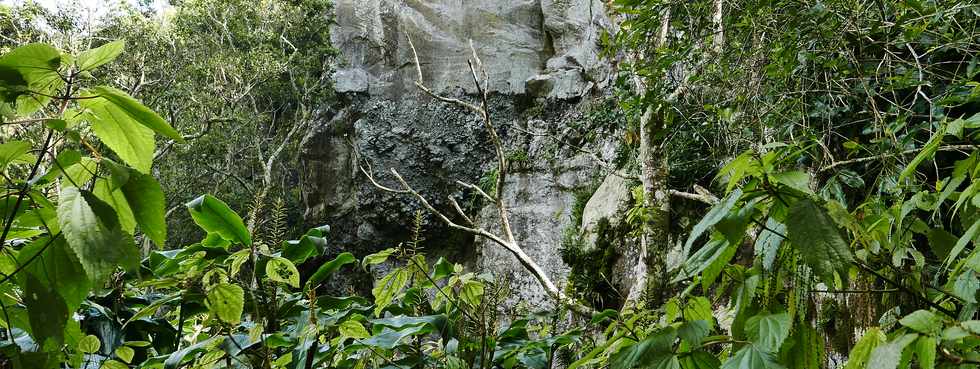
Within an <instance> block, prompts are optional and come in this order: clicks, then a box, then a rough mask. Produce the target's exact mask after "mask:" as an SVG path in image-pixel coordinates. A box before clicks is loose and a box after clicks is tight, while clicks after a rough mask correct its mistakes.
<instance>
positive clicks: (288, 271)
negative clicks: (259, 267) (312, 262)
mask: <svg viewBox="0 0 980 369" xmlns="http://www.w3.org/2000/svg"><path fill="white" fill-rule="evenodd" d="M265 275H266V277H269V279H270V280H273V281H276V282H281V283H286V284H288V285H290V286H292V287H293V288H299V271H298V270H296V266H295V265H293V262H291V261H289V259H286V258H283V257H274V258H272V259H269V262H267V263H265Z"/></svg>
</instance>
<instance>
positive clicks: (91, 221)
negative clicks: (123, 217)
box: [58, 187, 139, 284]
mask: <svg viewBox="0 0 980 369" xmlns="http://www.w3.org/2000/svg"><path fill="white" fill-rule="evenodd" d="M58 224H59V225H60V226H61V231H62V233H63V234H64V236H65V239H66V240H67V241H68V246H70V247H71V249H72V251H74V252H75V256H76V257H77V258H78V260H79V262H81V264H82V267H83V268H84V269H85V272H86V274H88V276H89V279H90V280H91V281H92V282H93V283H96V284H101V282H102V281H103V280H105V277H107V276H108V275H109V274H110V273H112V272H113V271H114V270H115V269H116V267H117V266H120V265H121V266H123V267H124V268H126V269H127V270H131V271H132V270H136V267H137V264H138V263H139V250H137V248H136V245H135V244H134V243H133V239H132V236H130V235H128V234H126V233H125V232H123V231H122V229H120V227H119V220H118V218H117V216H116V214H115V212H114V211H113V210H112V207H110V206H109V205H108V204H106V203H104V202H102V200H99V199H98V198H97V197H96V196H95V195H93V194H92V193H90V192H88V191H79V190H78V189H77V188H75V187H65V188H64V189H62V190H61V195H60V196H59V200H58Z"/></svg>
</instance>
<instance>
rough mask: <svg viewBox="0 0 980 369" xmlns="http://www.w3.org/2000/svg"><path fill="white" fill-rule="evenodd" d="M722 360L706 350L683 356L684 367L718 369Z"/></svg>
mask: <svg viewBox="0 0 980 369" xmlns="http://www.w3.org/2000/svg"><path fill="white" fill-rule="evenodd" d="M720 367H721V361H719V360H718V358H717V357H715V355H712V354H711V353H708V352H704V351H694V352H692V353H691V354H690V355H686V356H684V357H682V358H681V368H683V369H718V368H720Z"/></svg>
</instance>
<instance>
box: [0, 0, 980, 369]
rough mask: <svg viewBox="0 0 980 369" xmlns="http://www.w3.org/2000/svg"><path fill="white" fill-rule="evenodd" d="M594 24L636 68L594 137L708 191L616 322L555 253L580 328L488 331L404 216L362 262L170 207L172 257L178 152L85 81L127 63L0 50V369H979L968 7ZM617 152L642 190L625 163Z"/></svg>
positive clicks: (138, 108)
mask: <svg viewBox="0 0 980 369" xmlns="http://www.w3.org/2000/svg"><path fill="white" fill-rule="evenodd" d="M613 3H614V9H615V11H617V12H619V13H620V14H622V15H623V23H622V24H621V27H622V30H621V32H620V33H619V34H617V35H613V36H611V37H610V38H607V42H609V43H610V44H611V45H612V46H614V47H615V48H617V50H619V52H629V53H637V54H641V55H643V56H644V57H643V58H632V59H628V60H631V61H632V62H631V63H626V64H625V65H623V66H622V68H621V72H622V76H623V78H622V81H621V82H622V83H621V84H620V90H619V93H620V95H621V96H620V100H619V101H620V103H621V108H622V112H609V113H607V114H604V117H595V119H597V120H601V121H602V122H603V124H609V122H617V121H619V120H618V118H616V117H618V116H619V114H621V113H622V114H625V115H626V116H627V117H629V118H631V119H629V120H630V122H631V124H632V127H622V128H623V129H624V130H625V131H626V134H625V137H624V142H625V145H626V146H627V147H635V146H636V145H635V139H634V137H635V136H637V134H636V132H637V131H638V130H642V129H649V128H650V127H639V126H638V125H637V124H636V122H638V121H640V120H639V115H640V112H643V111H652V112H654V117H655V118H654V123H652V124H653V125H654V126H655V128H656V129H655V133H656V134H657V135H658V138H659V140H660V141H661V142H662V143H663V144H662V145H661V147H660V148H658V149H659V150H665V151H667V153H668V155H666V157H667V158H668V159H670V160H668V163H667V164H668V166H669V167H670V169H671V174H670V175H671V177H672V180H671V181H670V183H671V184H672V185H680V186H687V185H692V184H701V185H703V186H705V187H709V188H712V189H713V190H714V191H713V192H714V193H717V194H719V196H718V197H719V198H718V199H717V201H712V202H713V205H711V207H710V209H709V210H707V211H706V213H705V214H703V215H702V216H701V217H699V218H698V221H697V222H696V224H695V225H694V226H693V227H692V230H691V232H690V233H689V234H682V235H681V234H675V235H674V239H677V240H681V241H682V242H680V244H681V245H682V247H681V249H679V250H674V251H675V252H678V253H679V254H680V255H681V256H683V258H682V259H684V260H685V261H684V262H683V263H681V264H680V265H676V266H671V268H666V269H665V274H664V275H658V276H654V277H656V278H660V279H663V282H665V283H661V284H659V286H661V289H660V290H659V291H648V293H647V294H645V296H644V298H643V299H640V300H639V301H636V302H633V303H627V304H626V305H625V306H624V307H623V308H621V309H615V310H614V309H605V310H604V309H603V308H604V307H613V306H615V307H617V308H618V307H619V305H620V303H621V301H616V302H615V303H613V302H612V301H610V300H613V299H614V297H613V296H612V295H596V294H595V293H594V292H595V291H597V290H598V291H603V292H607V293H608V292H609V291H608V286H607V285H603V284H602V283H603V282H602V281H596V280H588V279H584V276H585V275H586V273H584V272H583V270H588V268H589V266H590V264H601V265H602V268H599V269H602V270H601V271H602V272H608V273H611V271H609V270H608V269H607V267H608V265H609V264H611V260H609V259H610V258H613V257H615V256H616V255H615V253H614V250H613V248H612V247H611V246H610V245H608V244H606V243H605V242H612V240H610V239H603V238H601V237H600V244H598V245H596V248H595V249H593V251H591V252H592V253H591V254H574V252H575V249H569V250H568V251H567V252H568V253H569V255H567V256H568V257H567V259H569V260H574V263H579V264H577V265H573V269H574V268H578V270H573V271H574V272H577V273H573V275H574V276H576V278H580V280H573V281H571V285H572V286H573V287H572V288H573V289H574V288H581V290H578V291H573V292H578V294H577V296H578V297H579V298H580V299H581V300H583V302H584V303H585V304H587V305H590V306H591V307H593V308H596V309H597V313H596V314H592V315H591V316H582V314H581V313H579V314H571V313H569V312H568V311H566V310H564V309H563V308H562V307H558V308H556V309H554V310H553V311H544V312H541V311H535V310H533V309H532V310H530V311H528V312H527V314H517V315H505V314H504V313H503V312H502V311H501V310H500V309H498V308H499V306H500V305H501V304H504V301H506V300H507V297H508V292H509V291H508V288H507V285H506V281H505V280H501V279H497V278H493V276H489V275H485V274H479V273H477V272H473V271H467V270H465V269H464V268H463V267H462V266H461V265H458V264H455V263H453V262H452V261H448V260H445V259H439V260H427V259H426V257H425V253H424V250H425V247H427V245H426V244H425V242H424V240H423V238H424V234H423V231H422V229H421V227H420V226H419V224H421V221H420V219H421V216H422V215H419V218H417V219H416V220H415V225H416V226H415V234H414V237H413V241H411V242H407V243H404V244H401V245H399V246H397V247H394V248H391V249H387V250H384V251H381V252H379V253H376V254H372V255H368V256H366V257H364V258H362V259H361V260H357V259H355V257H354V256H353V255H351V254H349V253H340V254H339V255H334V254H331V253H332V252H333V249H331V248H330V247H329V245H330V229H329V227H328V226H322V227H317V228H314V229H310V230H308V231H306V232H305V233H303V234H300V235H299V237H296V238H297V239H295V240H289V239H287V238H288V237H287V234H288V233H289V230H288V229H287V228H288V227H287V226H286V221H285V220H284V219H285V217H283V216H282V212H283V210H282V208H283V207H285V206H286V205H284V204H283V203H281V202H280V203H279V205H273V206H272V209H278V210H274V211H272V212H270V213H271V215H269V216H268V217H264V219H263V221H258V220H256V219H255V218H256V214H259V213H256V212H251V215H252V217H249V216H246V217H244V220H243V217H242V216H240V215H239V214H238V213H236V211H234V210H233V209H232V207H230V206H228V205H227V204H226V203H225V202H223V201H221V200H219V199H218V198H216V197H214V196H211V195H201V196H199V197H196V198H193V200H191V201H189V202H187V203H186V204H185V205H184V206H183V209H182V210H181V211H186V214H188V216H189V219H191V220H192V221H193V223H194V224H195V225H196V227H198V228H199V229H200V231H199V233H198V234H203V235H204V236H203V237H201V238H200V239H199V240H198V241H195V242H188V243H189V244H187V245H172V246H174V247H166V248H165V247H163V246H165V245H167V241H166V239H167V235H168V229H167V221H166V219H167V218H166V216H167V213H168V210H167V209H168V207H167V205H166V201H165V199H166V198H167V196H166V195H165V193H166V192H167V189H166V188H163V187H162V186H161V185H160V184H159V183H158V181H157V179H155V177H157V176H158V175H159V173H158V172H154V170H153V168H154V167H153V165H154V159H155V157H156V155H155V153H156V150H155V149H156V148H157V147H158V146H157V143H156V141H155V139H154V136H155V135H160V136H163V137H165V138H166V139H167V140H173V143H168V144H174V143H177V144H179V143H180V142H181V141H183V140H185V137H184V136H182V135H181V134H180V133H178V132H177V131H176V130H174V129H173V128H172V127H171V125H170V124H169V123H168V122H167V120H166V119H163V118H162V117H161V115H159V114H157V113H156V112H154V111H153V110H151V109H150V108H148V107H147V106H145V105H144V104H143V102H141V101H139V100H137V99H135V98H133V97H132V96H130V94H129V93H127V92H125V91H123V90H120V89H117V88H114V87H112V86H110V85H109V84H110V83H107V82H106V81H107V80H109V81H111V78H110V79H105V78H101V77H98V73H100V71H104V70H107V69H106V68H109V69H108V70H110V71H111V70H112V69H111V66H112V65H113V62H114V61H115V59H116V58H117V57H120V55H125V51H124V49H125V43H124V42H123V41H111V42H105V43H102V44H101V45H100V46H99V47H97V48H93V49H88V50H84V51H80V52H75V53H70V52H67V51H64V50H59V49H57V48H55V47H53V46H50V45H48V44H43V43H30V44H24V45H18V46H12V47H10V49H9V50H8V51H6V52H5V53H4V54H3V55H2V56H0V116H2V118H0V129H2V131H0V137H2V138H3V142H2V143H0V169H2V171H3V174H4V175H3V179H2V181H3V183H4V189H3V193H2V194H0V196H2V197H0V216H2V217H3V230H2V235H0V252H2V255H0V322H2V325H3V328H4V330H3V335H2V336H0V338H2V341H0V353H2V355H3V357H4V359H3V361H2V365H3V366H4V367H8V366H10V367H17V368H61V367H71V368H109V369H114V368H128V367H137V368H167V369H172V368H184V367H189V368H212V367H228V368H314V367H329V368H404V369H408V368H551V367H568V368H614V369H625V368H684V369H695V368H732V369H735V368H821V367H829V366H837V367H845V368H866V367H867V368H885V369H896V368H936V367H940V368H952V367H964V368H974V367H977V366H978V365H980V354H978V347H980V320H977V318H978V317H977V309H978V300H977V292H978V290H980V249H978V248H976V246H975V242H976V240H977V238H978V236H980V216H978V214H980V212H978V208H980V182H977V181H974V179H975V178H976V177H977V176H978V175H980V154H978V151H977V150H976V144H975V143H974V142H973V140H975V139H976V136H977V132H980V130H978V129H980V109H978V99H980V81H978V77H977V75H978V72H980V71H978V70H977V64H978V56H977V55H978V51H980V50H978V49H977V45H980V37H978V35H980V30H978V29H977V27H978V21H977V19H978V15H980V6H978V5H977V4H972V3H967V2H943V1H906V2H902V3H885V2H862V1H827V2H814V3H810V2H802V1H739V2H730V3H729V2H726V3H723V4H725V7H724V8H723V9H724V11H723V12H722V13H721V14H722V16H721V17H720V20H716V19H719V18H715V17H714V15H715V14H718V12H717V11H716V8H715V7H714V6H715V5H716V4H718V2H715V1H694V2H659V1H645V2H641V1H626V0H622V1H614V2H613ZM665 14H670V16H669V17H665V16H664V15H665ZM664 20H666V21H667V22H663V21H664ZM664 24H666V25H667V27H666V29H667V31H666V32H665V33H664V35H665V36H664V42H663V43H659V42H658V43H654V42H652V41H651V40H652V39H655V37H650V36H651V35H655V34H658V31H659V30H661V29H663V28H664ZM719 24H720V25H722V26H723V28H724V31H723V33H722V32H721V30H720V29H719ZM787 25H791V26H787ZM318 32H320V30H317V31H316V32H314V33H315V34H319V33H318ZM719 34H723V38H721V39H720V42H718V41H716V40H719V38H718V37H717V36H718V35H719ZM709 45H712V46H711V47H709ZM324 50H327V49H324ZM324 52H326V51H324ZM619 56H622V55H619ZM611 57H617V56H616V55H612V56H611ZM311 58H312V57H311ZM310 62H311V63H312V62H313V61H310ZM634 76H639V77H640V78H642V79H644V80H645V81H648V83H646V84H645V87H646V89H645V90H637V89H636V88H635V86H634V84H633V83H632V82H633V81H632V79H633V77H634ZM306 77H308V78H312V80H315V81H319V80H320V79H319V76H306ZM649 81H653V82H652V83H649ZM280 87H281V86H280ZM679 87H681V88H683V92H684V93H683V94H679V95H674V94H673V92H675V91H678V90H679ZM276 91H279V90H276ZM313 91H315V92H316V93H317V94H320V93H323V94H328V92H326V91H322V90H319V89H315V90H313ZM280 92H281V91H280ZM314 96H320V97H323V96H324V95H316V94H314ZM677 96H680V97H677ZM650 107H653V109H650ZM303 109H305V107H304V106H301V105H297V106H294V107H291V108H289V109H288V114H287V115H290V116H294V114H295V115H296V116H298V117H305V115H304V114H306V113H304V112H303V111H304V110H303ZM603 111H605V110H603ZM311 114H312V113H311ZM614 118H615V119H614ZM276 137H279V136H276ZM167 142H170V141H167ZM190 154H193V153H192V152H191V153H189V154H188V155H190ZM623 155H625V156H629V155H633V156H634V158H627V159H628V160H622V161H621V162H620V163H619V164H620V165H621V166H623V167H624V168H625V170H627V171H636V170H637V168H635V165H636V163H637V162H641V161H642V160H635V156H636V155H638V154H636V153H632V154H630V153H629V152H626V153H624V154H623ZM678 157H688V158H687V160H679V161H675V160H673V159H675V158H678ZM517 159H520V155H517V154H512V156H511V160H517ZM719 163H723V164H720V165H719ZM636 194H637V196H636V197H637V198H640V197H642V196H643V195H642V191H637V192H636ZM195 196H197V195H195ZM236 196H237V195H236ZM639 200H642V199H639ZM239 202H241V201H239ZM643 204H644V202H643V201H636V207H635V208H634V209H632V210H631V211H630V212H629V216H628V217H627V221H626V223H624V224H625V225H620V226H622V227H627V226H628V227H631V228H630V229H620V228H618V227H617V228H616V229H606V232H601V233H603V234H608V235H609V237H610V238H616V239H617V241H621V242H626V241H622V240H621V239H623V238H626V239H629V238H632V237H635V236H638V235H641V234H642V233H643V232H644V230H645V229H646V227H647V226H648V223H650V222H651V219H650V218H649V216H648V215H647V214H649V213H648V212H647V211H646V210H647V209H644V208H643ZM239 210H242V209H239ZM266 218H267V219H266ZM656 221H670V220H669V219H667V220H664V219H657V220H656ZM603 224H605V225H606V226H608V220H607V221H606V223H603ZM606 228H608V227H606ZM188 234H193V233H188ZM182 237H190V236H187V235H183V236H182ZM573 241H574V242H578V241H577V240H573ZM573 241H569V242H573ZM651 251H652V252H662V253H666V252H668V251H670V250H651ZM574 263H573V264H574ZM297 266H311V269H310V270H311V273H301V272H300V268H298V267H297ZM593 266H594V265H593ZM350 268H361V269H364V270H369V271H371V272H372V273H373V274H375V275H377V276H378V278H377V280H376V281H375V282H374V288H373V290H372V294H371V296H357V295H347V296H330V295H320V293H322V289H320V288H319V287H320V286H321V285H322V284H323V283H324V282H328V281H330V279H331V277H332V276H333V275H334V274H335V273H338V272H343V270H344V269H350ZM593 269H596V268H593Z"/></svg>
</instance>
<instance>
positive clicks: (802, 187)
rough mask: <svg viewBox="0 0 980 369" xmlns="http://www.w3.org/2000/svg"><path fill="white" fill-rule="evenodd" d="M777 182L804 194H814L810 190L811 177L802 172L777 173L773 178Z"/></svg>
mask: <svg viewBox="0 0 980 369" xmlns="http://www.w3.org/2000/svg"><path fill="white" fill-rule="evenodd" d="M773 177H774V178H775V180H776V182H779V183H782V184H784V185H786V186H789V187H790V188H792V189H795V190H797V191H800V192H803V193H813V191H811V190H810V175H809V174H808V173H807V172H804V171H801V170H794V171H789V172H783V173H777V174H776V175H774V176H773Z"/></svg>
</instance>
